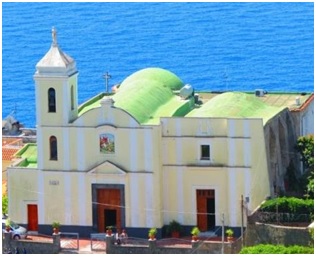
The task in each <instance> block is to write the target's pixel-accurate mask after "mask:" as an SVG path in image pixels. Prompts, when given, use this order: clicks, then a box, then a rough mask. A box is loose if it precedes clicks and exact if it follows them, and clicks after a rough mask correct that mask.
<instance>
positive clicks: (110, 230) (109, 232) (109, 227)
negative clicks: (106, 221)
mask: <svg viewBox="0 0 316 256" xmlns="http://www.w3.org/2000/svg"><path fill="white" fill-rule="evenodd" d="M112 229H113V227H112V226H107V227H106V235H107V236H111V235H112Z"/></svg>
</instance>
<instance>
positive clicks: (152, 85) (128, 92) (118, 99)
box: [113, 68, 189, 124]
mask: <svg viewBox="0 0 316 256" xmlns="http://www.w3.org/2000/svg"><path fill="white" fill-rule="evenodd" d="M183 86H184V83H183V82H182V81H181V80H180V79H179V78H178V77H177V76H176V75H174V74H173V73H171V72H169V71H167V70H164V69H161V68H146V69H143V70H140V71H138V72H136V73H134V74H132V75H131V76H129V77H127V78H126V79H125V80H124V81H123V82H122V84H121V85H120V87H119V90H118V92H117V93H116V94H115V95H114V96H113V100H114V102H115V103H114V106H115V107H117V108H121V109H124V110H125V111H126V112H128V113H129V114H131V115H132V116H133V117H134V118H135V119H136V120H137V121H138V122H139V123H141V124H156V123H159V117H162V116H173V115H174V114H175V113H177V111H178V114H179V109H182V110H183V109H187V108H185V107H184V106H185V105H187V104H188V101H185V100H180V98H179V97H178V96H176V95H175V94H174V91H178V90H180V89H181V88H182V87H183ZM188 111H189V109H187V111H182V112H184V113H183V115H182V116H184V115H185V114H186V113H187V112H188ZM180 112H181V111H180Z"/></svg>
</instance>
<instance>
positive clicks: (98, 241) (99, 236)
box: [90, 233, 105, 251]
mask: <svg viewBox="0 0 316 256" xmlns="http://www.w3.org/2000/svg"><path fill="white" fill-rule="evenodd" d="M90 247H91V251H105V233H93V234H90Z"/></svg>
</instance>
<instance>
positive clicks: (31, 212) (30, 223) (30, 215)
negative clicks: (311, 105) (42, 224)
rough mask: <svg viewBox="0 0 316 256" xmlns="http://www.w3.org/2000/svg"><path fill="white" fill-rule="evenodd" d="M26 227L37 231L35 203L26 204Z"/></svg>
mask: <svg viewBox="0 0 316 256" xmlns="http://www.w3.org/2000/svg"><path fill="white" fill-rule="evenodd" d="M27 228H28V230H29V231H38V212H37V204H28V205H27Z"/></svg>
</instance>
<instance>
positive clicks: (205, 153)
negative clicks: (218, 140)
mask: <svg viewBox="0 0 316 256" xmlns="http://www.w3.org/2000/svg"><path fill="white" fill-rule="evenodd" d="M201 160H210V145H201Z"/></svg>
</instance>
